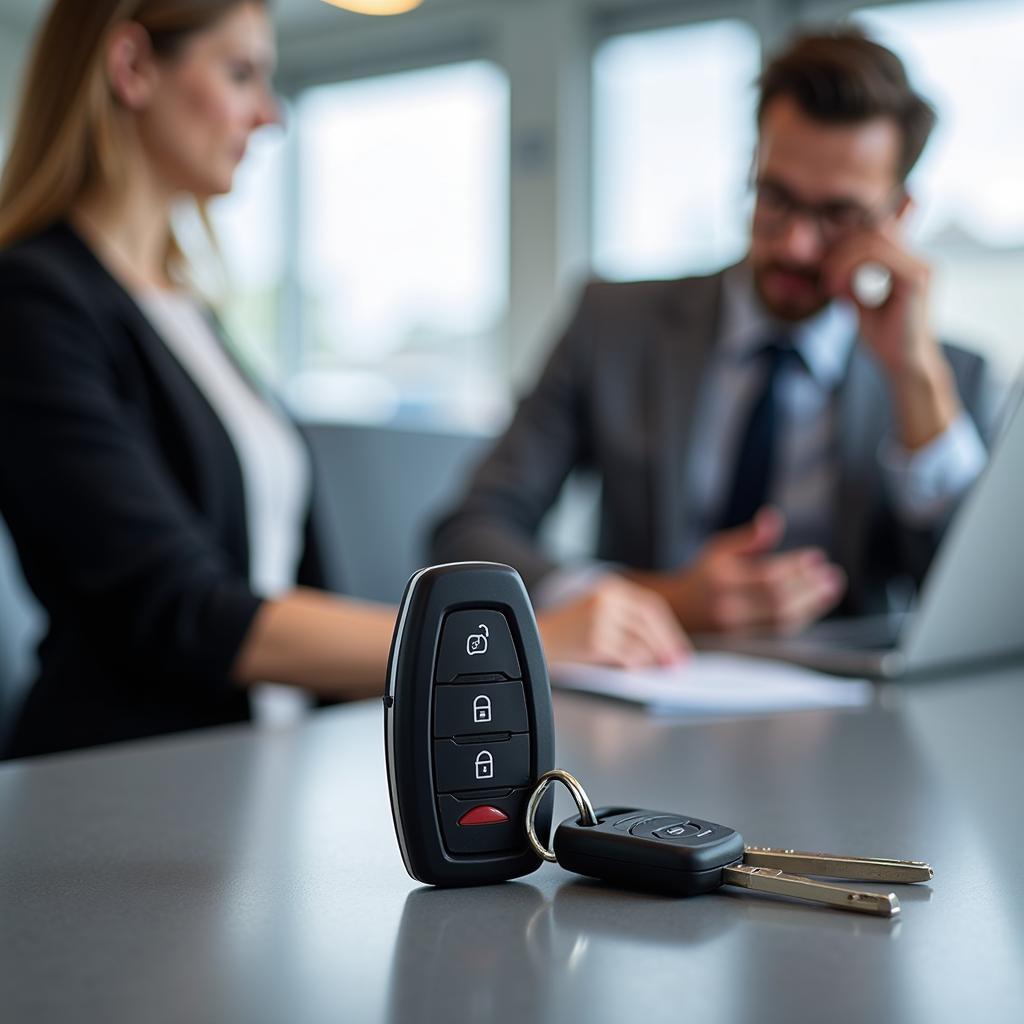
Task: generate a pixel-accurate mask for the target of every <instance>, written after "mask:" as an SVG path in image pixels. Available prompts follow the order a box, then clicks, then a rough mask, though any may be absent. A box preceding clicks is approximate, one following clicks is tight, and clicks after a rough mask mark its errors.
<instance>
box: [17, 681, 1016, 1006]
mask: <svg viewBox="0 0 1024 1024" xmlns="http://www.w3.org/2000/svg"><path fill="white" fill-rule="evenodd" d="M555 711H556V725H557V729H558V758H557V760H558V763H559V764H560V765H563V766H565V767H566V768H569V769H571V770H573V771H574V772H575V773H576V774H578V775H579V776H580V778H581V779H583V781H584V782H585V784H586V785H587V788H588V790H589V791H590V792H591V794H592V796H593V797H594V799H595V800H598V801H600V802H607V803H618V802H622V803H627V804H629V803H635V802H639V803H642V804H644V805H647V806H655V807H664V808H666V809H669V810H677V811H679V812H682V813H688V814H693V815H697V816H701V815H703V816H705V817H709V818H711V819H712V820H716V821H721V822H723V823H725V824H728V825H732V826H734V827H736V828H737V829H739V830H740V831H741V832H742V833H743V835H744V837H746V838H747V839H748V840H749V841H751V842H755V843H761V844H764V845H779V846H785V845H798V846H800V847H803V848H810V849H815V848H817V849H828V850H831V851H833V852H839V853H846V852H850V853H858V854H867V855H871V854H874V855H889V856H896V857H911V858H914V857H916V858H924V859H928V860H929V861H931V862H932V863H933V864H934V866H935V870H936V875H935V880H934V882H933V883H932V885H931V887H930V889H929V888H924V887H920V888H913V887H903V888H902V889H901V892H900V896H901V899H902V900H903V903H904V911H903V920H902V921H898V922H892V921H887V920H882V919H873V918H869V917H864V916H861V915H855V914H844V913H842V912H839V911H830V910H827V909H821V908H818V907H813V906H810V905H803V904H798V903H795V902H790V901H785V900H779V899H773V898H770V897H762V896H759V895H757V894H754V893H749V892H746V891H740V890H732V891H730V890H728V889H723V890H721V891H719V892H717V893H713V894H709V895H705V896H699V897H694V898H692V899H685V900H675V899H671V898H668V897H663V896H656V895H650V894H642V893H627V892H621V891H618V890H616V889H614V888H612V887H610V886H607V885H603V884H601V883H596V882H589V881H584V880H581V879H579V878H577V877H576V876H573V875H570V874H569V873H567V872H565V871H564V870H562V869H561V868H559V867H557V866H553V865H545V866H543V867H541V868H540V869H539V870H538V871H537V872H535V873H534V874H532V875H530V876H528V877H527V878H526V879H523V880H521V881H518V882H515V883H507V884H504V885H498V886H486V887H479V888H473V889H461V890H443V891H442V890H431V889H424V888H422V887H419V886H417V885H416V883H414V882H413V881H412V880H411V879H409V878H408V876H407V875H406V874H405V872H404V869H403V867H402V863H401V858H400V856H399V854H398V849H397V845H396V842H395V837H394V830H393V827H392V823H391V816H390V810H389V806H388V798H387V785H386V780H385V775H384V762H383V743H382V736H381V726H382V714H381V708H380V705H379V703H377V702H365V703H363V704H359V705H350V706H347V707H343V708H338V709H331V710H329V711H327V712H324V713H322V714H320V715H318V716H316V718H315V719H314V720H313V721H312V722H311V723H309V724H308V725H306V726H304V727H302V728H301V729H298V730H296V731H292V732H278V733H262V734H261V733H259V732H257V731H255V730H252V729H250V728H248V727H237V728H231V729H224V730H216V731H211V732H209V733H201V734H200V733H197V734H192V735H188V736H180V737H168V738H165V739H161V740H158V741H153V742H150V743H145V744H131V745H126V746H124V747H119V748H110V749H106V750H97V751H94V752H89V753H78V754H68V755H60V756H56V757H52V758H45V759H39V760H36V761H27V762H21V763H12V764H8V765H4V766H3V767H2V768H0V829H2V834H3V836H4V839H3V843H2V844H0V878H2V879H3V885H2V886H0V948H2V949H3V955H2V958H0V1005H2V1006H3V1007H4V1017H5V1020H11V1021H22V1020H24V1021H32V1024H49V1022H50V1021H53V1022H57V1021H67V1020H71V1019H73V1020H75V1021H76V1024H78V1022H82V1024H88V1022H92V1021H96V1022H100V1021H102V1022H104V1024H118V1022H121V1021H124V1022H132V1024H136V1022H139V1021H145V1022H147V1024H149V1022H151V1021H156V1022H162V1021H168V1022H170V1021H180V1020H188V1021H190V1022H204V1021H211V1022H214V1021H216V1022H217V1024H230V1022H235V1021H237V1022H240V1024H241V1022H245V1024H254V1022H255V1024H261V1022H264V1021H266V1022H268V1024H269V1022H279V1021H285V1020H287V1021H292V1020H295V1021H303V1022H304V1024H305V1022H313V1024H319V1022H321V1021H323V1022H325V1024H326V1022H331V1024H334V1022H336V1021H338V1020H351V1021H359V1022H364V1021H365V1022H370V1024H374V1022H398V1021H401V1022H403V1024H404V1022H406V1021H409V1022H420V1021H435V1020H436V1021H452V1020H454V1021H486V1022H488V1024H491V1022H496V1024H503V1022H509V1024H511V1022H513V1021H515V1022H517V1024H518V1022H521V1021H524V1020H525V1021H535V1022H547V1021H550V1022H552V1024H555V1022H557V1024H564V1022H573V1021H587V1022H588V1024H590V1022H598V1024H601V1022H604V1021H608V1022H611V1021H620V1020H623V1019H626V1020H643V1021H644V1024H652V1022H654V1024H657V1022H660V1021H671V1022H672V1024H678V1021H679V1019H680V1016H681V1015H686V1016H697V1017H700V1018H702V1019H706V1020H713V1021H757V1022H758V1024H764V1022H774V1021H787V1022H790V1021H796V1022H800V1021H814V1022H817V1021H820V1020H821V1018H822V1016H823V1012H824V1013H826V1014H827V1018H828V1020H829V1022H830V1024H845V1022H846V1021H850V1022H858V1024H860V1022H864V1021H871V1022H875V1021H894V1022H895V1021H898V1022H900V1024H903V1022H908V1021H909V1022H915V1021H921V1022H922V1024H935V1022H940V1024H941V1022H944V1021H951V1022H952V1021H956V1022H957V1024H960V1022H961V1021H962V1020H963V1018H964V1015H965V1014H968V1013H969V1014H971V1015H972V1017H973V1018H974V1019H978V1020H1017V1019H1020V1018H1021V1013H1020V1010H1021V1009H1022V1008H1024V973H1022V972H1021V970H1020V965H1021V963H1024V885H1022V883H1021V881H1020V879H1019V877H1018V876H1017V875H1015V874H1013V873H1011V874H1009V875H1008V874H1007V872H1006V864H1007V851H1008V850H1009V851H1013V850H1016V849H1020V848H1022V846H1024V824H1022V821H1021V816H1020V815H1019V813H1017V811H1018V809H1019V785H1020V782H1019V780H1020V779H1021V778H1022V777H1024V751H1022V745H1021V744H1020V741H1019V728H1020V723H1021V721H1022V720H1024V668H1022V666H1016V667H1014V668H1011V669H1006V670H1001V671H998V672H992V673H986V674H981V673H979V674H976V675H965V676H963V677H961V678H960V679H959V680H953V681H950V680H944V681H942V682H927V681H924V682H915V683H913V684H906V685H893V686H888V687H885V688H883V689H882V690H881V691H880V699H879V700H878V701H877V702H876V703H875V704H873V705H872V706H871V707H870V708H867V709H861V710H857V711H847V710H830V711H814V712H806V713H794V714H787V715H776V716H762V717H745V718H737V719H731V720H730V719H717V720H715V721H699V720H698V721H693V722H691V721H685V720H676V719H672V720H668V721H666V720H658V719H652V718H650V717H649V716H647V715H645V714H643V713H642V712H640V711H638V710H636V709H632V708H628V707H624V706H622V705H618V704H613V703H610V702H606V701H598V700H593V699H590V698H587V697H582V696H577V695H573V694H559V695H557V697H556V707H555ZM558 799H559V800H564V801H565V803H564V805H562V806H559V807H556V812H555V816H556V819H558V818H560V817H564V816H565V815H566V814H568V813H570V812H571V809H572V808H571V806H570V803H571V802H570V801H569V800H568V798H567V797H565V796H564V794H561V793H559V794H558ZM823 1008H824V1011H823Z"/></svg>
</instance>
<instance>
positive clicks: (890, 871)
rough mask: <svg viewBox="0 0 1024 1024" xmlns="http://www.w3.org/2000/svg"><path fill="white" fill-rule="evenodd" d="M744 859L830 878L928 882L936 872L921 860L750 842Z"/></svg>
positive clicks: (865, 880)
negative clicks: (816, 851)
mask: <svg viewBox="0 0 1024 1024" xmlns="http://www.w3.org/2000/svg"><path fill="white" fill-rule="evenodd" d="M743 863H744V864H751V865H753V866H754V867H761V868H780V869H782V870H783V871H792V872H796V873H799V874H807V875H825V876H826V877H828V878H851V879H856V880H858V881H861V882H927V881H928V880H929V879H930V878H932V877H933V876H934V874H935V872H934V871H933V870H932V867H931V865H930V864H926V863H925V862H924V861H920V860H890V859H888V858H885V857H840V856H837V855H836V854H832V853H806V852H805V851H803V850H783V849H779V848H778V847H772V846H747V847H745V848H744V853H743Z"/></svg>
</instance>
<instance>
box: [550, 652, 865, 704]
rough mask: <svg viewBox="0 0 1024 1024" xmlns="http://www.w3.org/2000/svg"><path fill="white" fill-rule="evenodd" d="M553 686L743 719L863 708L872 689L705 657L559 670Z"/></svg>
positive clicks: (775, 664) (777, 666)
mask: <svg viewBox="0 0 1024 1024" xmlns="http://www.w3.org/2000/svg"><path fill="white" fill-rule="evenodd" d="M551 684H552V686H555V687H559V688H561V689H565V690H582V691H585V692H587V693H597V694H601V695H602V696H605V697H617V698H619V699H620V700H628V701H632V702H634V703H637V704H643V705H645V706H646V707H647V708H648V710H650V711H651V712H653V713H655V714H692V715H742V714H764V713H765V712H771V711H804V710H808V709H814V708H849V707H863V706H864V705H866V704H868V703H869V702H870V700H871V695H872V687H871V684H870V683H868V682H866V681H865V680H863V679H837V678H836V677H835V676H828V675H824V674H823V673H821V672H813V671H811V670H810V669H806V668H800V667H798V666H796V665H789V664H786V663H785V662H781V661H770V660H768V659H762V658H750V657H746V656H744V655H740V654H719V653H715V652H700V653H695V654H691V655H690V657H689V659H688V660H687V661H685V662H683V663H682V664H680V665H677V666H674V667H672V668H650V669H632V670H626V669H615V668H599V667H597V666H594V665H577V664H569V663H562V664H554V665H552V666H551Z"/></svg>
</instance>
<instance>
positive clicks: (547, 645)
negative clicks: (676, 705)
mask: <svg viewBox="0 0 1024 1024" xmlns="http://www.w3.org/2000/svg"><path fill="white" fill-rule="evenodd" d="M537 626H538V628H539V630H540V637H541V642H542V644H543V645H544V653H545V655H546V657H547V659H548V661H579V662H586V663H589V664H594V665H612V666H615V667H617V668H643V667H646V666H650V665H671V664H674V663H675V662H678V661H680V660H682V659H683V658H684V657H685V656H686V654H687V652H688V651H689V650H690V643H689V641H688V640H687V639H686V636H685V634H684V633H683V631H682V630H681V629H680V627H679V624H678V622H677V621H676V618H675V616H674V615H673V614H672V609H671V608H669V606H668V604H667V603H666V601H665V600H664V598H662V597H659V596H658V595H657V594H655V593H653V592H652V591H650V590H648V589H646V588H645V587H641V586H637V585H636V584H635V583H630V582H629V581H628V580H626V579H623V578H622V577H621V576H605V577H602V579H600V580H599V581H598V583H597V584H596V585H595V586H594V587H593V588H592V589H591V590H589V591H588V592H587V593H586V594H584V595H583V597H580V598H577V599H576V600H573V601H568V602H566V603H565V604H563V605H559V606H557V607H555V608H551V609H549V610H547V611H544V612H541V613H540V614H538V616H537Z"/></svg>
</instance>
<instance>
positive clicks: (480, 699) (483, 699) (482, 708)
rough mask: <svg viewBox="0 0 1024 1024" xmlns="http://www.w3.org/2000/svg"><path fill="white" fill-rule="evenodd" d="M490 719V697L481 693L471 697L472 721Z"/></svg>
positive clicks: (487, 720)
mask: <svg viewBox="0 0 1024 1024" xmlns="http://www.w3.org/2000/svg"><path fill="white" fill-rule="evenodd" d="M490 720H491V698H490V697H488V696H487V694H485V693H481V694H479V695H478V696H476V697H474V698H473V721H474V722H489V721H490Z"/></svg>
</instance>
